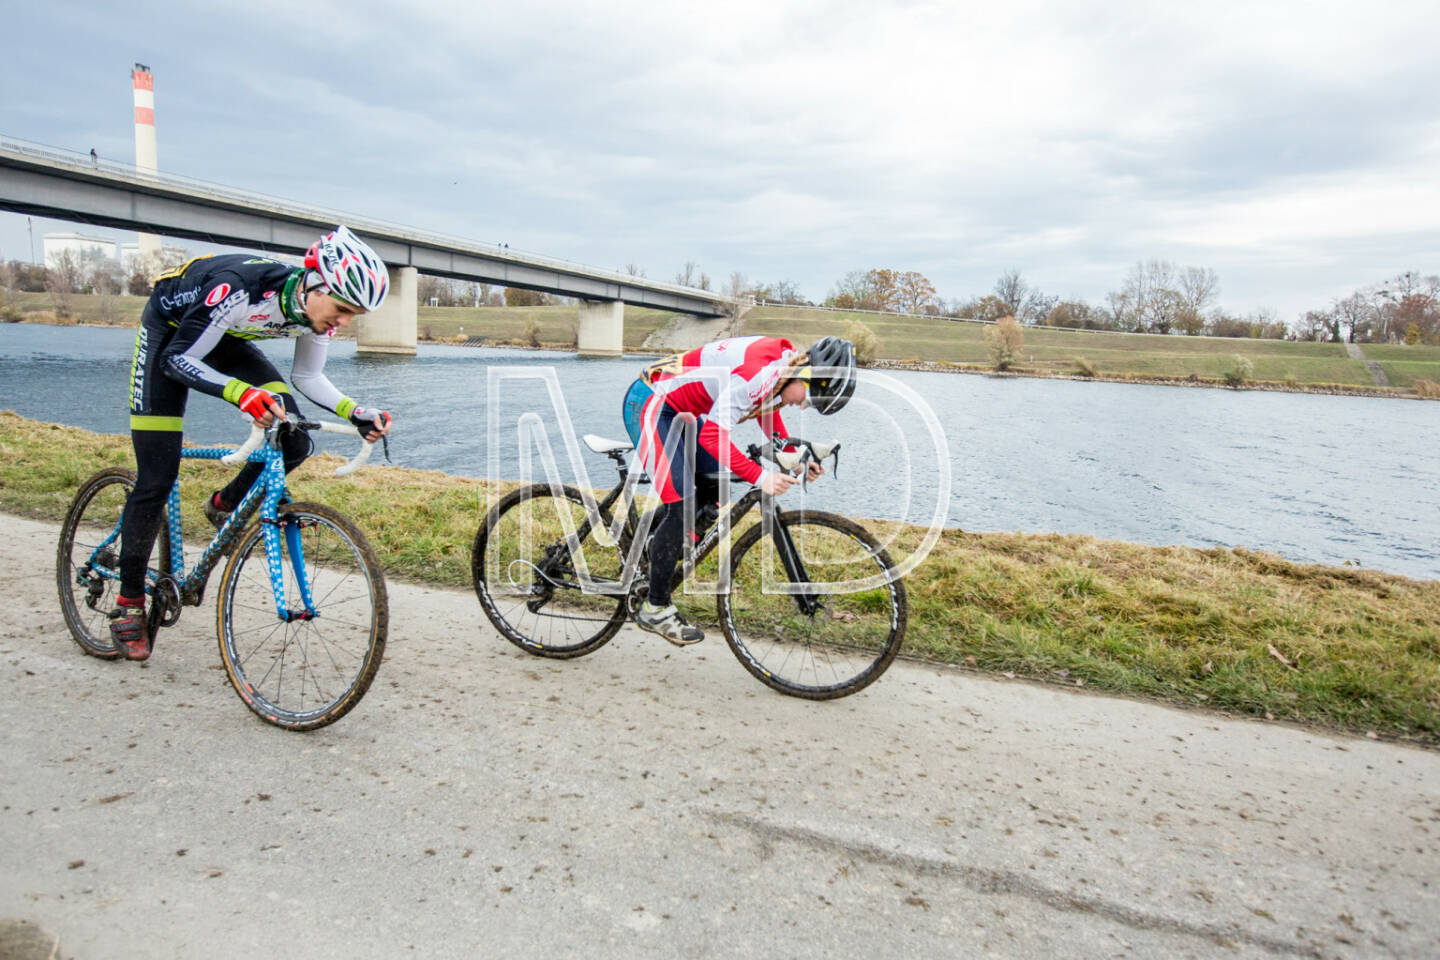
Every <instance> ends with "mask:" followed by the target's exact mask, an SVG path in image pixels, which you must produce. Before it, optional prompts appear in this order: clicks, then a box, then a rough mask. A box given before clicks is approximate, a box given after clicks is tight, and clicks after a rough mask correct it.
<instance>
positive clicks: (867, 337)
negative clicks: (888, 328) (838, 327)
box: [845, 320, 880, 367]
mask: <svg viewBox="0 0 1440 960" xmlns="http://www.w3.org/2000/svg"><path fill="white" fill-rule="evenodd" d="M845 339H846V340H849V341H850V342H851V343H853V344H855V362H856V363H858V364H859V365H860V366H862V367H868V366H870V364H872V363H874V362H875V358H876V357H878V356H879V355H880V338H879V337H877V336H875V331H874V330H871V329H870V328H869V327H867V326H865V324H863V323H861V322H860V321H859V320H852V321H850V324H849V326H847V327H846V328H845Z"/></svg>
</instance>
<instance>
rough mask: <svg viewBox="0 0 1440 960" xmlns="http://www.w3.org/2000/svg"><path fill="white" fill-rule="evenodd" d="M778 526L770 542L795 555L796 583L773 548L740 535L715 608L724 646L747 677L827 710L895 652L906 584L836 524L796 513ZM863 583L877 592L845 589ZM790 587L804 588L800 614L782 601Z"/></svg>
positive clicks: (792, 601) (755, 531)
mask: <svg viewBox="0 0 1440 960" xmlns="http://www.w3.org/2000/svg"><path fill="white" fill-rule="evenodd" d="M777 521H778V524H779V526H780V527H782V528H783V530H780V529H777V530H776V535H777V536H788V538H789V541H790V542H792V543H793V544H794V546H795V552H796V557H797V559H798V562H799V567H800V569H799V571H798V573H797V576H796V578H795V581H792V579H791V576H790V575H789V574H787V573H786V569H785V566H784V564H783V562H782V559H781V556H780V546H779V545H778V544H777V543H776V542H775V538H773V537H772V538H769V539H766V540H765V541H763V542H762V541H761V535H762V533H763V527H762V525H761V524H758V523H757V524H756V525H755V526H753V527H751V528H750V529H749V530H746V531H745V533H744V534H743V535H742V536H741V537H740V539H739V541H738V542H737V543H736V544H735V548H734V552H733V554H732V558H731V584H730V589H729V591H728V592H722V593H721V594H720V595H719V596H718V598H717V603H718V608H719V614H720V625H721V629H722V630H723V631H724V633H725V640H726V642H727V643H729V644H730V649H731V650H732V651H734V653H735V656H736V657H737V658H738V659H739V660H740V662H741V663H742V664H744V665H745V669H746V670H749V671H750V673H751V674H752V675H754V676H755V677H756V678H757V679H759V680H760V682H762V683H764V684H765V685H766V686H768V687H770V688H771V689H773V690H778V691H780V692H781V693H784V694H789V695H790V696H794V697H803V698H805V699H807V700H833V699H835V698H836V697H844V696H848V695H849V694H852V693H855V692H857V691H859V690H863V689H864V688H865V687H867V686H869V685H870V684H872V683H874V682H875V681H876V680H877V679H879V677H880V675H881V674H883V673H884V672H885V670H886V669H887V668H888V667H889V666H890V664H891V662H892V661H893V660H894V659H895V655H896V654H897V653H899V652H900V644H901V642H902V641H903V640H904V637H905V622H906V603H905V584H904V583H903V582H902V581H901V580H900V579H899V578H897V577H896V576H895V574H894V564H893V563H891V561H890V555H889V554H888V553H886V552H885V550H884V548H883V547H881V546H880V544H879V542H878V541H877V540H876V539H875V538H874V536H873V535H871V533H870V532H869V531H868V530H866V529H865V528H864V527H862V526H860V525H858V524H856V523H854V522H852V521H850V520H848V519H846V518H845V517H841V516H838V515H836V514H833V513H822V512H818V511H797V512H781V513H779V514H778V515H777ZM877 575H878V576H877ZM868 579H874V580H876V581H877V582H876V583H875V584H867V585H864V586H863V587H861V588H856V589H851V588H850V587H847V586H845V585H846V584H847V583H848V584H852V585H855V584H856V583H857V582H860V581H866V580H868ZM792 582H798V584H799V585H801V586H802V587H803V584H806V583H808V584H811V585H812V586H813V588H814V589H813V591H811V592H809V593H808V594H807V596H808V597H809V598H810V599H812V600H813V608H812V609H811V610H809V611H808V612H807V611H806V610H805V609H804V607H803V600H802V599H801V598H798V597H796V596H794V595H791V594H790V593H787V592H784V591H785V590H786V589H787V588H788V586H789V585H790V584H791V583H792ZM827 588H830V589H833V590H835V591H836V592H828V590H827Z"/></svg>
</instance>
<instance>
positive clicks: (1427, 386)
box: [1415, 380, 1440, 398]
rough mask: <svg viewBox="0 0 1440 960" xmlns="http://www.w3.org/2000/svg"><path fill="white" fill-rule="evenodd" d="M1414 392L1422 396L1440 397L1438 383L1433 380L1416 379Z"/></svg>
mask: <svg viewBox="0 0 1440 960" xmlns="http://www.w3.org/2000/svg"><path fill="white" fill-rule="evenodd" d="M1415 393H1416V394H1417V395H1419V396H1422V397H1436V398H1440V383H1436V382H1435V381H1434V380H1416V381H1415Z"/></svg>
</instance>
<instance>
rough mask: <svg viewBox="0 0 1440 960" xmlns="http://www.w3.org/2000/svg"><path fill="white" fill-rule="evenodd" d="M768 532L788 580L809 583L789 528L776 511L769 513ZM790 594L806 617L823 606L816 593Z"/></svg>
mask: <svg viewBox="0 0 1440 960" xmlns="http://www.w3.org/2000/svg"><path fill="white" fill-rule="evenodd" d="M770 532H771V535H772V536H773V537H774V538H775V548H776V550H778V551H779V553H780V565H781V566H782V567H784V568H785V575H786V576H787V577H788V578H789V580H790V582H791V583H809V582H810V575H809V574H808V573H806V572H805V565H804V564H802V563H801V562H800V551H799V550H797V549H796V548H795V541H794V539H792V538H791V536H790V528H789V527H787V526H786V525H785V524H783V523H781V522H780V518H779V516H778V515H776V513H772V514H771V515H770ZM792 596H794V598H795V605H796V606H797V607H799V608H800V612H801V613H803V614H805V615H806V616H807V617H813V616H815V614H817V613H819V612H820V608H821V607H822V606H824V601H823V600H822V599H821V598H820V597H819V596H817V595H816V594H812V593H806V592H803V591H801V592H796V593H794V594H792Z"/></svg>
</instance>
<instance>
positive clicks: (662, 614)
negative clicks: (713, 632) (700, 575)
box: [635, 601, 705, 647]
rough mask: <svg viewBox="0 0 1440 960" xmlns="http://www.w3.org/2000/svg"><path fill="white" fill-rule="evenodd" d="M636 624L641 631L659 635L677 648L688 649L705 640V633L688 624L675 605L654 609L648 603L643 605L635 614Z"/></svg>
mask: <svg viewBox="0 0 1440 960" xmlns="http://www.w3.org/2000/svg"><path fill="white" fill-rule="evenodd" d="M635 623H636V624H638V625H639V627H640V629H641V630H649V631H650V632H651V633H658V634H660V636H662V637H664V638H665V639H666V640H669V641H670V642H671V643H673V644H675V646H677V647H688V646H690V644H692V643H699V642H700V641H701V640H704V639H705V633H704V631H702V630H701V629H700V628H699V627H692V626H690V624H688V623H686V622H685V618H684V617H682V616H680V611H678V610H676V609H675V605H674V604H671V605H670V606H668V607H652V606H651V605H650V604H649V602H648V601H647V602H645V603H642V604H640V609H639V610H637V611H636V612H635Z"/></svg>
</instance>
